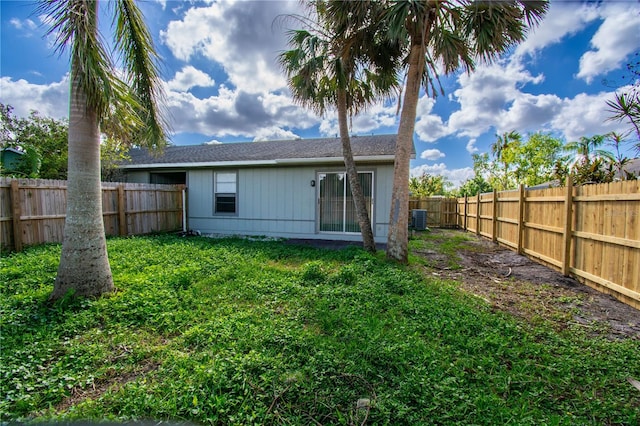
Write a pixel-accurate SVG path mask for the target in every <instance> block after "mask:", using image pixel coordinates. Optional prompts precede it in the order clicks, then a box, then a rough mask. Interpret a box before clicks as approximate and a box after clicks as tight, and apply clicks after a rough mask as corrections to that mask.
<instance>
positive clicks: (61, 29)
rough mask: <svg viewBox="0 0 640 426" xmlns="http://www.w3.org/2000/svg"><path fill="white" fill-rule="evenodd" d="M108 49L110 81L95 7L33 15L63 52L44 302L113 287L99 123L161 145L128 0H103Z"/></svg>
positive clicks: (51, 0)
mask: <svg viewBox="0 0 640 426" xmlns="http://www.w3.org/2000/svg"><path fill="white" fill-rule="evenodd" d="M108 4H109V6H110V7H111V8H112V10H111V11H112V12H114V16H115V19H114V21H113V22H114V24H115V31H114V48H115V51H116V52H118V53H119V59H120V60H121V64H120V65H121V66H122V68H124V70H125V73H126V75H127V78H126V80H124V81H123V80H121V79H119V78H118V77H117V75H118V73H117V72H116V69H115V64H114V63H113V61H112V59H111V57H110V56H109V55H108V54H107V50H106V47H105V46H104V44H103V40H102V39H101V38H100V36H99V34H98V2H97V1H91V0H68V1H55V0H46V1H43V2H42V4H41V5H40V8H39V12H41V13H44V14H46V15H47V16H48V19H49V22H51V29H50V30H49V34H53V35H55V36H56V48H57V50H58V51H63V50H64V49H67V48H68V49H69V50H70V54H71V55H70V62H71V73H70V102H69V103H70V105H69V157H68V163H69V167H68V186H67V213H66V220H65V228H64V239H63V243H62V254H61V256H60V265H59V267H58V274H57V277H56V280H55V284H54V288H53V292H52V294H51V296H50V298H51V299H53V300H55V299H58V298H60V297H63V296H65V295H66V294H68V293H69V292H72V293H73V294H74V295H75V296H96V295H100V294H103V293H105V292H110V291H112V290H113V289H114V285H113V278H112V275H111V268H110V265H109V259H108V256H107V247H106V240H105V233H104V224H103V218H102V191H101V184H100V124H101V122H103V121H105V120H106V119H107V118H108V117H117V120H119V121H120V122H121V123H123V124H122V128H126V129H127V130H128V133H129V134H130V135H131V140H135V141H136V143H138V144H146V145H147V146H152V147H153V146H163V145H164V144H165V141H166V129H167V127H166V124H165V122H164V121H163V120H162V118H161V117H160V114H159V110H158V102H159V100H160V98H161V95H162V92H161V91H160V85H159V84H158V83H159V77H158V70H157V67H156V65H155V63H154V60H155V59H157V56H156V54H155V51H154V48H153V43H152V39H151V36H150V34H149V32H148V30H147V28H146V26H145V25H144V22H143V18H142V13H141V12H140V10H139V9H138V7H137V6H136V5H135V3H134V1H133V0H117V1H114V2H109V3H108Z"/></svg>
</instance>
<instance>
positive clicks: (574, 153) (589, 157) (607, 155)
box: [562, 135, 615, 169]
mask: <svg viewBox="0 0 640 426" xmlns="http://www.w3.org/2000/svg"><path fill="white" fill-rule="evenodd" d="M606 137H607V136H606V135H593V136H591V137H586V136H582V137H580V139H578V140H577V141H572V142H568V143H567V144H566V145H565V146H564V147H563V151H564V152H565V153H566V154H565V155H564V156H563V157H562V159H563V160H564V161H565V162H566V163H567V166H568V167H569V169H571V168H572V167H574V166H576V165H578V166H579V165H584V164H589V163H591V162H593V161H595V160H602V161H605V162H607V163H615V157H614V156H613V154H612V153H611V152H609V151H608V150H606V149H600V147H601V146H602V145H604V144H605V141H606Z"/></svg>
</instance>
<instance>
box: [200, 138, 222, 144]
mask: <svg viewBox="0 0 640 426" xmlns="http://www.w3.org/2000/svg"><path fill="white" fill-rule="evenodd" d="M204 144H205V145H220V144H222V142H220V141H219V140H216V139H211V140H210V141H209V142H205V143H204Z"/></svg>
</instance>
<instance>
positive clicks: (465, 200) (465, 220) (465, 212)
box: [464, 195, 469, 231]
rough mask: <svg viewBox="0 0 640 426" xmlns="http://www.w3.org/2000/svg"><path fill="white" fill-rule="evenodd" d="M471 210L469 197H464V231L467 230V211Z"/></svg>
mask: <svg viewBox="0 0 640 426" xmlns="http://www.w3.org/2000/svg"><path fill="white" fill-rule="evenodd" d="M468 210H469V196H468V195H465V196H464V230H465V231H466V230H467V211H468Z"/></svg>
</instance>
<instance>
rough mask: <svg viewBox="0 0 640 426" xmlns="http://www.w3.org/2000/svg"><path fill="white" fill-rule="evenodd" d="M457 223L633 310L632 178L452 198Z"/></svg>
mask: <svg viewBox="0 0 640 426" xmlns="http://www.w3.org/2000/svg"><path fill="white" fill-rule="evenodd" d="M458 224H459V226H460V227H461V228H463V229H465V230H468V231H472V232H475V233H476V234H478V235H482V236H484V237H486V238H490V239H492V240H493V241H494V242H496V243H500V244H503V245H505V246H507V247H510V248H511V249H513V250H515V251H517V252H518V253H521V254H525V255H527V256H529V257H531V258H533V259H535V260H537V261H539V262H541V263H543V264H546V265H547V266H550V267H551V268H553V269H556V270H558V271H560V272H562V273H563V274H564V275H571V276H573V277H575V278H577V279H578V280H579V281H580V282H582V283H585V284H587V285H588V286H590V287H593V288H595V289H597V290H599V291H601V292H603V293H607V294H612V295H613V296H615V297H616V298H618V299H620V300H621V301H623V302H625V303H627V304H629V305H631V306H634V307H635V308H638V309H640V181H637V180H636V181H625V182H614V183H608V184H600V185H584V186H577V187H573V186H571V185H568V186H566V187H562V188H549V189H541V190H525V189H524V187H522V186H521V187H520V188H519V189H518V190H515V191H501V192H495V191H494V192H493V193H487V194H479V195H478V196H474V197H465V198H459V199H458Z"/></svg>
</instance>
